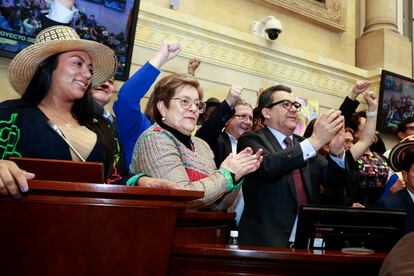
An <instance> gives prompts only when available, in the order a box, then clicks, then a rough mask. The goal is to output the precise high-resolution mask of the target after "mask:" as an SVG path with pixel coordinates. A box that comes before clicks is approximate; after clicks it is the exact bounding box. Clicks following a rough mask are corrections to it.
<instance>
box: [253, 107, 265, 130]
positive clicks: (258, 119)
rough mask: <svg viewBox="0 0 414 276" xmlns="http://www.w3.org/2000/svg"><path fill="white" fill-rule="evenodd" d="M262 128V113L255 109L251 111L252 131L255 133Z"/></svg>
mask: <svg viewBox="0 0 414 276" xmlns="http://www.w3.org/2000/svg"><path fill="white" fill-rule="evenodd" d="M262 128H264V125H263V120H262V111H261V110H260V108H259V107H255V108H254V109H253V127H252V130H253V131H256V130H259V129H262Z"/></svg>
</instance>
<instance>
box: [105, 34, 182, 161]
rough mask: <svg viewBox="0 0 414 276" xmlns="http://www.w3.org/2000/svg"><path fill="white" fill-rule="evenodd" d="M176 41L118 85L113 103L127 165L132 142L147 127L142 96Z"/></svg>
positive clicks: (176, 50) (175, 50)
mask: <svg viewBox="0 0 414 276" xmlns="http://www.w3.org/2000/svg"><path fill="white" fill-rule="evenodd" d="M180 50H181V46H180V44H179V43H177V42H175V43H165V44H164V45H162V46H161V48H160V50H159V52H158V53H157V54H156V55H155V56H154V58H152V59H151V60H150V61H149V62H147V63H146V64H145V65H144V66H142V67H141V68H140V69H139V70H138V71H137V72H135V73H134V74H133V75H132V76H131V77H130V78H129V79H128V80H127V81H126V82H125V83H124V85H123V86H122V87H121V89H120V91H119V94H118V99H117V100H116V101H115V103H114V106H113V108H114V112H115V115H116V117H117V121H118V134H119V138H120V139H121V143H122V146H123V147H124V155H125V162H126V165H127V167H129V164H130V163H131V157H132V152H133V150H134V146H135V142H136V141H137V139H138V137H139V136H140V135H141V133H142V132H143V131H144V130H146V129H147V128H148V127H149V126H150V125H151V121H150V120H149V119H148V118H147V116H145V114H144V113H142V112H141V99H142V98H143V97H144V95H145V94H146V93H147V92H148V90H149V89H150V87H151V85H152V84H153V83H154V82H155V80H156V79H157V77H158V75H159V74H160V69H161V67H162V66H163V65H164V64H165V63H166V62H168V61H169V60H171V59H173V58H174V57H176V56H177V55H178V53H179V52H180Z"/></svg>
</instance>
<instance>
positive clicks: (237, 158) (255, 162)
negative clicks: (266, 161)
mask: <svg viewBox="0 0 414 276" xmlns="http://www.w3.org/2000/svg"><path fill="white" fill-rule="evenodd" d="M262 153H263V150H262V149H259V150H258V151H257V152H256V153H255V154H253V150H252V149H251V148H250V147H247V148H245V149H244V150H242V151H241V152H239V153H238V154H235V155H233V154H230V155H229V156H227V158H226V159H225V160H224V161H223V163H221V166H220V167H223V168H226V169H228V170H229V171H230V172H232V173H234V175H235V180H236V181H239V179H240V178H242V177H243V176H245V175H247V174H249V173H252V172H255V171H256V170H257V169H259V167H260V164H261V163H262V161H263V156H262Z"/></svg>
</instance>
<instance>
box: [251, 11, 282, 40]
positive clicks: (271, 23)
mask: <svg viewBox="0 0 414 276" xmlns="http://www.w3.org/2000/svg"><path fill="white" fill-rule="evenodd" d="M282 30H283V28H282V23H281V22H280V21H279V20H277V19H276V18H275V17H274V16H266V17H265V18H263V19H262V20H260V21H254V22H253V23H252V25H251V29H250V31H251V33H253V34H255V35H257V36H260V37H264V33H267V35H268V37H269V39H270V40H275V39H277V38H278V37H279V34H280V33H281V32H282Z"/></svg>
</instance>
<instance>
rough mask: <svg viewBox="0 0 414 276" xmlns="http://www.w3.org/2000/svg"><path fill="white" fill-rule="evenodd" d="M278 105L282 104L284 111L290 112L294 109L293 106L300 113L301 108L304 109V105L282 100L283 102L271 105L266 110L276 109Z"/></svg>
mask: <svg viewBox="0 0 414 276" xmlns="http://www.w3.org/2000/svg"><path fill="white" fill-rule="evenodd" d="M278 104H282V107H283V108H284V109H286V110H288V111H289V110H291V109H292V106H294V107H295V109H296V111H300V108H301V107H302V105H301V104H300V103H298V102H291V101H288V100H281V101H278V102H274V103H271V104H269V105H268V106H266V108H272V107H274V106H275V105H278Z"/></svg>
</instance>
